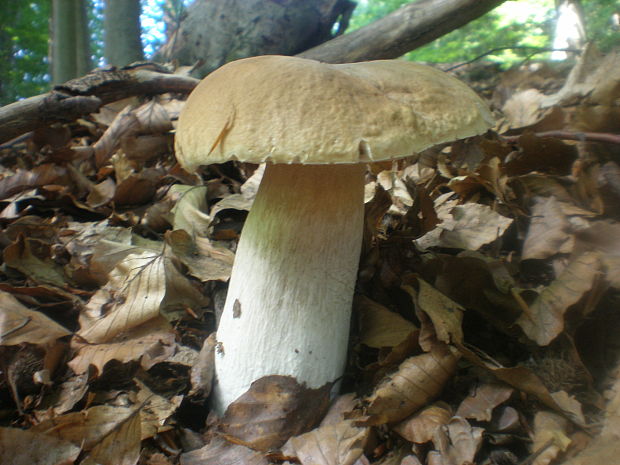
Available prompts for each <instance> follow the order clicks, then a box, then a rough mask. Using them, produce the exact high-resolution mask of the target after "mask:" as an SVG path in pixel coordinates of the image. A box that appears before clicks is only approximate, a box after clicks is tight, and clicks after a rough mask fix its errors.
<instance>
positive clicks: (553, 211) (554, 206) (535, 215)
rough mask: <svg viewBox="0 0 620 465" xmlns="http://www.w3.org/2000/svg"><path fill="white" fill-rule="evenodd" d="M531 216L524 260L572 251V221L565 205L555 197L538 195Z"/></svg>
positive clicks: (524, 247)
mask: <svg viewBox="0 0 620 465" xmlns="http://www.w3.org/2000/svg"><path fill="white" fill-rule="evenodd" d="M531 218H532V219H531V222H530V227H529V229H528V231H527V236H526V237H525V242H524V244H523V252H522V256H523V259H524V260H527V259H530V258H538V259H542V258H548V257H551V256H552V255H555V254H558V253H570V252H571V249H572V236H571V235H570V229H571V228H570V222H569V221H568V218H567V217H566V214H565V206H564V205H563V204H561V203H560V202H559V201H558V200H557V199H556V198H555V197H549V198H544V197H536V198H535V199H534V205H533V206H532V208H531Z"/></svg>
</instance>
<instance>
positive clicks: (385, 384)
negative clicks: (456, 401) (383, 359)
mask: <svg viewBox="0 0 620 465" xmlns="http://www.w3.org/2000/svg"><path fill="white" fill-rule="evenodd" d="M455 352H456V351H454V350H453V349H452V348H451V347H449V346H444V345H440V344H437V345H436V346H435V347H434V348H433V350H432V351H431V352H429V353H425V354H422V355H416V356H414V357H410V358H408V359H407V360H405V361H404V362H403V363H401V364H400V366H399V367H398V370H397V371H396V372H395V373H393V374H391V375H389V376H387V377H386V379H384V380H383V381H382V382H381V383H380V384H379V385H378V386H377V388H376V389H375V392H374V393H373V394H372V395H371V396H370V397H368V398H367V399H366V401H367V402H368V408H367V414H368V415H369V416H370V419H369V421H368V423H369V424H374V425H379V424H384V423H393V422H396V421H400V420H402V419H404V418H406V417H408V416H409V415H411V414H412V413H413V412H415V411H416V410H418V409H420V408H421V407H423V406H425V405H426V404H427V403H428V402H430V401H431V400H432V399H434V398H435V397H437V396H438V395H439V394H440V393H441V390H442V389H443V387H444V385H445V383H446V382H447V381H448V379H449V378H450V377H451V376H452V375H453V374H454V372H455V370H456V362H457V360H458V355H457V354H456V353H455Z"/></svg>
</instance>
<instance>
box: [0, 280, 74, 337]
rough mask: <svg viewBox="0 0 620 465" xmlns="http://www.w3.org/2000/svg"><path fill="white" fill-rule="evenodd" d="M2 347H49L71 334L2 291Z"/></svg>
mask: <svg viewBox="0 0 620 465" xmlns="http://www.w3.org/2000/svg"><path fill="white" fill-rule="evenodd" d="M0 308H2V311H0V346H2V345H4V346H12V345H17V344H21V343H23V342H28V343H30V344H40V345H47V344H49V343H52V342H54V341H55V340H56V339H58V338H61V337H64V336H68V335H69V334H71V332H70V331H69V330H67V329H66V328H64V327H63V326H61V325H59V324H58V323H56V322H55V321H54V320H52V319H50V318H48V317H47V316H45V315H44V314H43V313H41V312H36V311H34V310H30V309H28V308H26V307H25V306H24V305H22V304H21V303H20V302H19V301H18V300H17V299H16V298H15V297H13V296H12V295H11V294H9V293H7V292H4V291H0Z"/></svg>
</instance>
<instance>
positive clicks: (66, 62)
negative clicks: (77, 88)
mask: <svg viewBox="0 0 620 465" xmlns="http://www.w3.org/2000/svg"><path fill="white" fill-rule="evenodd" d="M75 17H76V14H75V1H74V0H53V2H52V84H60V83H63V82H65V81H68V80H69V79H73V78H74V77H76V76H77V75H78V74H77V63H76V60H75V58H76V53H75V43H76V29H75V24H76V21H75Z"/></svg>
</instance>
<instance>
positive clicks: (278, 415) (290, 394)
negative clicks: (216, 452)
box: [220, 375, 331, 450]
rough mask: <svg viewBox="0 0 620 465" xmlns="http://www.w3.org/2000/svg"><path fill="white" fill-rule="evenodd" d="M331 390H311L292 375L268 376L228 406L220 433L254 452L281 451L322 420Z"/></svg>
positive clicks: (327, 387)
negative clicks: (284, 445) (289, 441)
mask: <svg viewBox="0 0 620 465" xmlns="http://www.w3.org/2000/svg"><path fill="white" fill-rule="evenodd" d="M330 389H331V385H329V384H326V385H325V386H323V387H320V388H318V389H309V388H306V387H305V386H304V385H300V384H299V383H297V381H296V380H295V379H294V378H292V377H290V376H277V375H273V376H265V377H263V378H260V379H259V380H257V381H254V382H253V383H252V385H251V386H250V389H249V390H248V391H247V392H246V393H245V394H243V395H242V396H240V397H239V398H238V399H237V400H235V401H234V402H233V403H232V404H230V405H229V406H228V408H227V409H226V412H225V413H224V416H223V418H222V420H221V423H220V430H221V431H222V432H223V433H224V434H225V435H226V437H230V438H231V439H232V438H234V440H235V441H239V442H240V443H242V444H244V445H248V446H250V447H252V448H253V449H258V450H269V449H274V448H278V447H280V446H282V444H284V443H285V442H286V441H287V440H288V438H290V437H291V436H295V435H298V434H300V433H303V432H305V431H308V430H310V429H311V428H312V427H314V426H315V425H317V424H318V423H319V422H320V421H321V419H322V418H323V416H324V415H325V412H326V411H327V408H328V406H329V392H330Z"/></svg>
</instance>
